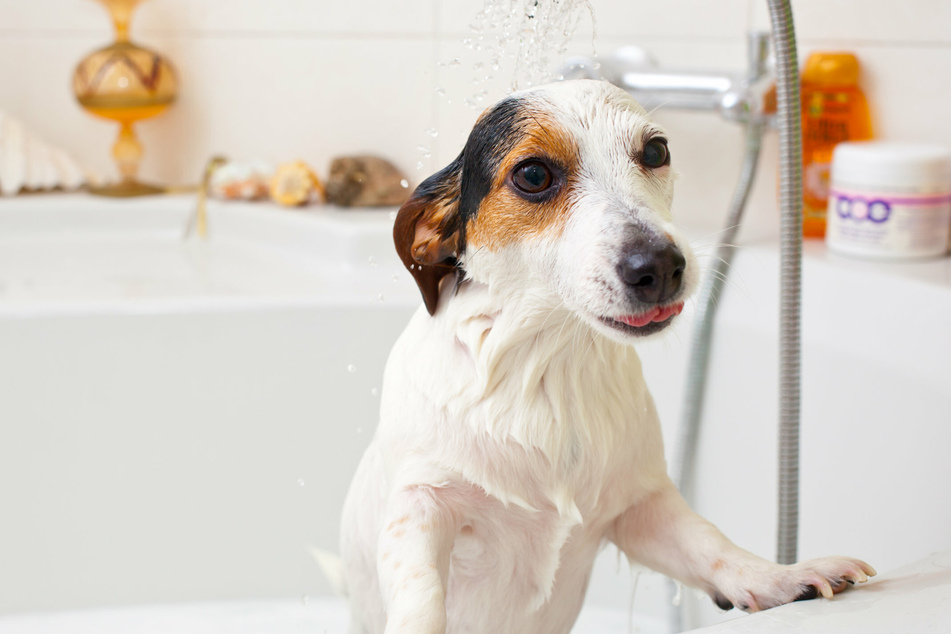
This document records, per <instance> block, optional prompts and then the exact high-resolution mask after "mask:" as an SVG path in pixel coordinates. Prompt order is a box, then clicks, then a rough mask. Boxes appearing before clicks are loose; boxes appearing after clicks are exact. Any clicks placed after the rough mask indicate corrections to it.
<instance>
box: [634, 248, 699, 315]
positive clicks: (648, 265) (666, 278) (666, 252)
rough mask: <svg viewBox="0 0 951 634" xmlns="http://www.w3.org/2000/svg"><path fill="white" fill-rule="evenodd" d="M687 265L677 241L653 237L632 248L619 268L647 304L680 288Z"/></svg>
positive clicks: (669, 296) (663, 299) (638, 297)
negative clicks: (674, 242)
mask: <svg viewBox="0 0 951 634" xmlns="http://www.w3.org/2000/svg"><path fill="white" fill-rule="evenodd" d="M686 266H687V261H686V260H685V259H684V255H683V253H681V252H680V249H678V248H677V246H676V245H675V244H673V243H671V242H668V241H666V240H664V241H663V242H661V241H659V240H651V241H644V242H641V243H640V244H637V245H636V246H634V247H633V248H632V249H630V250H629V251H628V252H627V254H626V255H625V256H624V257H622V258H621V263H620V264H618V267H617V268H618V275H619V276H620V277H621V280H622V281H623V282H624V283H625V284H627V286H628V289H629V291H630V292H631V293H633V295H634V297H635V298H637V299H638V300H639V301H641V302H644V303H646V304H660V303H663V302H665V301H667V300H668V299H670V298H671V297H673V296H674V295H676V294H677V291H679V290H680V285H681V283H682V282H683V278H684V268H685V267H686Z"/></svg>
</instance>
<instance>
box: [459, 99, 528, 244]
mask: <svg viewBox="0 0 951 634" xmlns="http://www.w3.org/2000/svg"><path fill="white" fill-rule="evenodd" d="M527 118H528V114H527V112H526V109H525V105H524V103H523V102H522V101H521V100H520V99H518V98H516V97H509V98H508V99H504V100H503V101H500V102H499V103H498V104H496V105H495V107H494V108H492V109H491V110H488V111H486V113H485V114H484V115H483V116H482V118H481V119H479V121H478V122H477V123H476V125H475V127H474V128H472V132H471V133H469V139H468V141H466V147H465V149H463V150H462V154H461V155H460V158H462V159H463V164H462V190H461V192H460V204H459V221H460V224H461V227H460V230H461V233H460V237H461V238H462V240H461V248H462V249H465V227H466V224H467V223H468V222H469V220H471V219H472V218H474V217H475V215H476V212H478V210H479V205H481V204H482V199H484V198H485V197H486V196H487V195H488V194H489V190H491V189H492V182H493V181H494V180H495V176H496V175H497V173H498V170H499V166H500V165H501V164H502V160H503V159H504V158H505V156H506V155H507V154H508V153H509V152H511V151H512V148H514V147H515V146H516V145H517V144H518V143H519V142H520V141H521V140H522V131H521V129H522V127H523V125H524V123H525V120H526V119H527ZM457 160H458V159H457Z"/></svg>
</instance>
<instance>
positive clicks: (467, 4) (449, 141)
mask: <svg viewBox="0 0 951 634" xmlns="http://www.w3.org/2000/svg"><path fill="white" fill-rule="evenodd" d="M591 5H592V6H593V8H594V11H595V15H596V20H597V38H596V48H597V51H598V52H600V53H601V54H608V53H610V52H611V51H612V50H614V49H615V48H616V47H617V46H620V45H622V44H629V43H635V44H639V45H642V46H644V47H647V48H648V49H649V50H650V51H651V52H652V53H653V54H654V56H655V57H656V58H657V59H658V60H659V61H660V62H661V63H662V64H665V65H668V66H678V67H693V68H721V69H725V70H740V69H741V68H742V67H743V64H744V53H745V39H744V38H745V34H746V32H747V31H748V30H749V29H750V28H767V27H768V20H767V16H766V10H765V7H766V3H765V2H763V1H762V0H719V1H717V2H711V1H710V0H669V1H667V2H650V1H648V0H591ZM481 6H482V2H481V1H480V0H401V1H400V2H392V1H390V0H364V1H363V2H359V3H357V2H326V1H316V0H310V1H307V0H149V1H148V2H144V3H143V4H142V5H141V7H140V8H139V10H138V12H137V14H136V16H135V19H134V23H133V34H134V36H135V38H136V39H137V40H139V41H140V42H141V43H143V44H145V45H148V46H152V47H154V48H156V49H157V50H159V51H161V52H163V53H165V54H166V55H168V56H169V57H170V58H171V59H172V60H173V61H174V63H175V65H176V66H177V68H178V71H179V75H180V82H181V92H180V98H179V101H178V103H177V104H176V105H175V106H174V108H172V109H171V110H170V111H169V112H168V113H167V114H165V115H163V116H162V117H160V118H157V119H155V120H153V121H148V122H145V123H144V124H142V125H141V126H140V134H141V137H142V139H143V141H144V143H145V148H146V157H145V160H144V163H143V167H142V171H143V175H144V176H145V177H147V178H151V179H154V180H158V181H161V182H166V183H188V182H193V181H195V180H196V178H197V175H198V174H199V172H200V170H201V165H202V164H203V162H204V160H205V159H206V158H207V157H208V156H209V155H210V154H212V153H216V152H218V153H225V154H227V155H229V156H232V157H261V158H264V159H266V160H268V161H270V162H273V163H276V162H280V161H284V160H291V159H295V158H298V157H300V158H303V159H306V160H308V161H310V162H312V163H313V164H314V166H315V167H316V168H317V170H318V171H319V172H326V169H327V165H328V163H329V161H330V159H331V158H332V157H333V156H335V155H340V154H348V153H356V152H375V153H378V154H381V155H383V156H387V157H389V158H391V159H392V160H393V161H394V162H396V163H397V164H398V165H399V166H400V167H402V168H403V169H404V170H405V171H406V172H407V173H408V174H409V175H410V177H411V180H413V181H414V182H418V181H419V180H421V179H422V178H424V177H425V176H426V175H428V174H429V173H431V172H432V171H434V170H436V169H438V168H440V167H441V166H442V165H444V164H445V163H447V162H448V161H449V160H451V159H452V157H453V156H454V155H455V154H456V153H457V152H458V150H459V148H460V147H461V145H462V141H463V135H464V134H465V132H467V131H468V129H469V127H470V126H471V124H472V122H473V120H474V119H475V117H476V116H477V114H478V110H479V109H481V108H482V107H483V106H484V105H485V104H487V103H488V102H489V101H490V100H494V99H497V98H499V97H501V96H503V95H504V94H505V91H506V89H507V87H508V86H509V85H510V76H506V75H505V70H506V69H505V68H503V69H502V71H501V72H499V73H495V74H496V77H494V78H493V80H491V81H489V82H488V83H486V84H485V87H486V88H488V89H489V95H488V98H487V99H486V100H485V101H483V102H481V103H479V104H477V106H478V107H477V108H476V109H473V108H470V107H468V106H466V105H465V104H464V101H465V99H466V98H467V97H472V96H473V95H474V94H475V92H476V90H475V88H474V86H473V84H472V80H473V78H475V77H480V76H484V74H485V73H486V71H485V70H484V69H483V70H480V71H476V70H475V69H474V68H473V65H474V64H476V63H478V60H479V59H480V55H483V57H484V54H480V53H478V52H476V51H472V50H470V49H468V48H466V47H465V46H463V45H462V43H461V42H462V40H463V39H464V38H466V37H471V36H472V32H471V30H470V28H469V25H470V24H472V23H473V22H474V21H475V15H476V13H477V11H478V10H479V9H480V8H481ZM793 6H794V11H795V17H796V20H797V28H798V32H799V36H800V52H801V54H802V57H803V58H804V57H805V55H806V54H808V52H810V51H812V50H817V49H844V50H851V51H854V52H856V53H857V54H858V55H859V58H860V60H861V61H862V63H863V67H864V77H863V80H864V86H865V88H866V90H867V92H868V94H869V97H870V102H871V103H872V105H873V108H874V110H875V112H874V117H875V123H876V126H877V131H878V133H879V134H880V135H881V136H886V137H891V138H901V139H909V140H930V141H937V142H942V143H945V144H951V119H949V118H948V117H947V116H945V115H944V114H943V110H944V108H943V107H942V105H943V104H945V103H947V102H948V101H949V100H951V85H949V84H948V83H947V82H945V81H943V78H945V77H947V76H948V75H949V72H951V28H949V26H948V25H951V2H949V0H906V1H905V2H902V3H901V4H900V5H896V4H895V3H894V2H891V1H889V0H794V2H793ZM110 31H111V27H110V26H109V22H108V20H107V17H106V14H105V12H104V11H103V9H102V8H101V7H100V6H98V5H97V4H96V3H95V2H92V1H91V0H30V1H29V2H23V0H0V110H2V111H6V112H10V113H12V114H14V115H15V116H17V117H19V118H21V119H23V120H25V121H26V122H27V123H28V124H29V125H30V126H32V127H33V128H34V129H35V130H36V131H37V132H38V133H40V134H41V135H42V136H44V137H46V138H47V139H49V140H51V141H54V142H56V143H58V144H61V145H63V146H65V147H66V148H67V149H69V150H70V151H71V152H72V153H73V154H74V155H75V156H77V157H78V158H79V159H81V160H82V161H83V162H84V163H86V164H87V165H89V166H91V167H93V168H95V169H96V170H98V171H99V172H100V173H102V174H104V175H109V174H111V173H112V172H111V170H112V166H111V162H110V160H109V148H110V146H111V144H112V142H113V138H114V134H115V132H114V126H113V124H111V123H108V122H104V121H100V120H95V119H93V118H92V117H90V116H88V115H87V114H85V113H84V112H83V111H82V110H81V109H80V108H79V107H78V105H76V103H75V101H74V100H73V97H72V94H71V89H70V79H71V75H72V72H73V68H74V67H75V65H76V63H77V62H78V61H79V59H80V58H81V57H82V56H83V55H84V54H86V53H87V52H89V51H90V50H92V49H94V48H96V47H98V46H102V45H105V44H106V43H108V42H109V41H110V39H111V33H110ZM591 37H592V27H591V25H590V22H589V21H587V20H583V21H582V24H581V25H580V27H579V29H578V32H577V34H576V36H575V38H574V40H573V42H572V43H571V46H570V50H571V52H572V53H581V54H590V53H591V52H592V44H591ZM455 59H458V60H459V63H458V64H453V63H452V62H453V60H455ZM437 88H442V89H443V90H445V91H446V94H445V96H440V95H439V94H437V92H436V91H437ZM657 117H658V118H659V119H660V120H661V121H662V122H663V123H665V124H666V125H667V126H668V128H669V131H670V136H671V145H672V148H673V152H674V159H675V164H676V166H677V167H678V169H679V170H680V172H681V173H682V174H683V177H682V179H681V182H680V183H679V185H678V192H677V201H676V212H677V214H678V216H679V217H680V218H681V219H682V221H683V222H684V223H685V224H688V225H691V226H693V227H694V228H695V229H699V230H708V231H710V232H711V234H710V238H709V241H710V242H715V241H716V235H715V233H714V232H715V230H716V228H717V227H718V225H719V221H720V219H721V218H722V217H723V215H724V207H725V205H726V202H727V200H728V199H729V195H730V188H731V186H732V182H733V180H734V178H735V176H736V172H737V170H738V168H739V161H740V153H741V148H740V132H739V130H738V128H737V127H736V126H735V125H733V124H729V123H726V122H721V121H719V120H718V119H716V118H715V117H711V116H708V115H695V114H683V113H665V112H663V111H661V112H659V113H658V115H657ZM427 130H435V131H436V132H437V133H438V136H436V137H435V138H434V137H432V136H430V134H427V132H426V131H427ZM766 148H767V151H766V157H765V160H764V162H763V166H762V169H761V176H762V178H761V179H760V181H759V184H758V186H757V188H756V191H755V192H754V196H753V203H752V207H751V208H752V212H751V214H750V217H751V220H750V226H749V227H748V228H747V230H746V231H745V232H744V235H745V236H746V238H747V239H749V238H751V237H758V236H761V235H764V234H766V235H768V234H771V233H773V232H775V225H776V223H775V191H776V190H775V182H774V174H775V171H776V161H775V148H776V142H775V138H772V139H770V140H769V141H768V143H767V146H766ZM420 163H421V164H422V165H421V167H420V168H419V169H417V165H418V164H420Z"/></svg>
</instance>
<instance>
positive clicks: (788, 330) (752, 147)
mask: <svg viewBox="0 0 951 634" xmlns="http://www.w3.org/2000/svg"><path fill="white" fill-rule="evenodd" d="M767 4H768V5H769V13H770V20H771V24H772V39H773V45H774V47H775V48H774V50H775V51H776V100H777V116H776V122H777V128H778V129H779V154H780V160H779V171H780V173H779V179H780V217H781V221H780V307H779V312H780V342H779V358H780V367H779V461H778V462H779V473H778V482H779V486H778V496H777V497H778V511H779V512H778V522H777V537H776V561H777V562H778V563H780V564H792V563H795V562H796V559H797V549H798V548H797V546H798V534H799V422H800V394H801V392H800V327H799V324H800V307H801V304H800V302H801V279H802V267H801V262H802V206H801V205H802V131H801V127H802V125H801V119H800V116H801V115H800V96H799V70H798V69H799V61H798V54H797V51H796V33H795V27H794V24H793V18H792V6H791V5H790V2H789V0H767ZM762 134H763V126H762V124H761V123H757V122H752V121H751V122H750V123H748V124H747V129H746V158H745V159H744V163H743V168H742V171H741V175H740V181H739V183H738V184H737V187H736V190H735V191H734V194H733V200H732V201H731V206H730V213H729V218H728V220H727V224H726V230H725V231H724V234H723V236H722V245H723V246H721V247H720V248H719V249H718V250H717V251H718V252H717V254H716V257H715V259H714V262H713V265H712V268H711V270H710V272H709V273H708V275H707V278H706V280H705V281H704V284H703V286H702V288H701V290H700V295H699V301H698V312H697V317H696V321H695V323H694V332H693V337H692V340H691V341H692V344H691V351H690V362H689V369H688V372H689V374H688V378H687V388H686V396H685V401H684V414H683V417H682V424H681V433H680V438H679V441H680V442H679V443H678V445H677V448H676V450H675V453H674V456H673V460H672V462H671V478H672V479H673V481H674V483H675V484H676V485H677V487H678V488H679V489H680V490H681V491H684V490H685V489H686V487H687V486H688V485H689V482H690V476H691V472H690V471H691V468H692V466H693V464H694V459H695V454H696V446H697V436H698V432H699V427H700V415H701V412H702V409H703V397H704V391H705V387H706V377H707V366H708V362H709V357H710V343H711V336H712V330H713V320H714V316H715V312H716V306H717V301H718V298H719V295H720V292H721V291H722V289H723V284H724V282H725V279H726V275H727V274H728V268H729V264H730V261H731V259H732V256H733V253H734V250H733V249H732V243H733V241H734V238H735V236H736V233H737V231H738V230H739V225H740V220H741V218H742V214H743V210H744V208H745V206H746V200H747V197H748V195H749V192H750V188H751V186H752V183H753V176H754V174H755V170H756V165H757V163H758V159H759V154H760V148H761V141H762ZM671 588H672V591H671V596H673V595H674V593H675V590H674V589H673V586H671ZM670 625H671V630H672V631H673V632H680V631H681V630H682V629H683V622H682V614H681V610H680V609H679V608H678V607H675V608H674V609H673V611H672V612H671V623H670Z"/></svg>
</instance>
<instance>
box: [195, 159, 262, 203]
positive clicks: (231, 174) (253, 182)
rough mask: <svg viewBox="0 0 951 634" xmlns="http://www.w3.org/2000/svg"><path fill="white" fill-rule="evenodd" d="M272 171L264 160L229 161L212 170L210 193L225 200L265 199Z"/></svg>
mask: <svg viewBox="0 0 951 634" xmlns="http://www.w3.org/2000/svg"><path fill="white" fill-rule="evenodd" d="M272 171H273V170H272V169H271V167H270V166H269V165H268V164H266V163H264V162H263V161H249V162H246V163H242V162H239V161H229V162H227V163H225V164H224V165H222V166H220V167H218V168H216V169H215V170H214V172H212V174H211V179H210V180H209V181H208V193H209V194H210V195H212V196H214V197H215V198H220V199H223V200H263V199H264V198H267V195H268V179H269V178H270V176H271V173H272Z"/></svg>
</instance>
